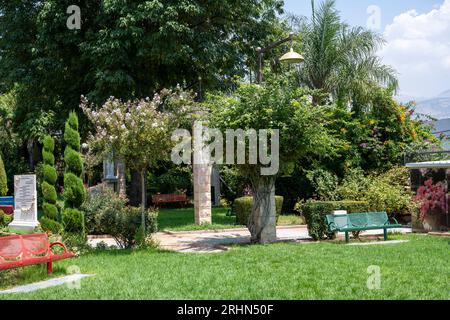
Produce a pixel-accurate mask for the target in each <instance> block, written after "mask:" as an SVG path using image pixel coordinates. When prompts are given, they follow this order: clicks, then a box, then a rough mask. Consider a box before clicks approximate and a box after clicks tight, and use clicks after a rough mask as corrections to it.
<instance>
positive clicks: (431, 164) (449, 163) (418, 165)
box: [405, 160, 450, 169]
mask: <svg viewBox="0 0 450 320" xmlns="http://www.w3.org/2000/svg"><path fill="white" fill-rule="evenodd" d="M405 166H406V167H407V168H410V169H426V168H434V169H447V168H450V160H441V161H427V162H413V163H407V164H406V165H405Z"/></svg>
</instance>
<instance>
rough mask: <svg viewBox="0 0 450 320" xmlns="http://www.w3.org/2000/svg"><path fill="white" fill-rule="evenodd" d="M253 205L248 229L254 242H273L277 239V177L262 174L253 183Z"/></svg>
mask: <svg viewBox="0 0 450 320" xmlns="http://www.w3.org/2000/svg"><path fill="white" fill-rule="evenodd" d="M253 192H254V194H253V207H252V214H251V215H250V217H249V222H248V229H249V231H250V234H251V242H252V243H271V242H275V241H276V240H277V229H276V208H275V177H272V176H270V177H269V176H261V177H259V178H258V179H256V180H255V181H254V183H253Z"/></svg>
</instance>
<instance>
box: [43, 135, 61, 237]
mask: <svg viewBox="0 0 450 320" xmlns="http://www.w3.org/2000/svg"><path fill="white" fill-rule="evenodd" d="M43 145H44V146H43V148H42V159H43V160H44V165H43V166H42V177H43V181H42V183H41V191H42V197H43V198H44V201H43V204H42V210H43V211H44V218H46V220H53V222H55V223H57V222H56V221H57V220H59V212H58V208H57V207H56V200H57V198H58V195H57V194H56V189H55V184H56V180H58V174H57V173H56V169H55V167H54V166H55V156H54V155H53V151H54V149H55V141H54V140H53V138H52V137H51V136H49V135H47V136H45V137H44V140H43ZM41 220H42V219H41ZM46 220H45V221H44V224H42V223H41V227H42V229H44V231H51V232H53V233H55V232H54V231H56V230H57V228H56V227H54V226H53V223H51V222H49V221H46ZM50 226H51V227H50ZM47 227H49V229H47Z"/></svg>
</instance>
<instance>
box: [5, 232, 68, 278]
mask: <svg viewBox="0 0 450 320" xmlns="http://www.w3.org/2000/svg"><path fill="white" fill-rule="evenodd" d="M54 246H60V247H62V248H63V249H64V252H63V253H59V254H56V253H53V251H52V249H53V247H54ZM74 256H75V255H74V254H73V253H72V252H69V251H68V250H67V248H66V246H65V245H64V244H62V243H61V242H54V243H50V242H49V241H48V236H47V234H46V233H34V234H26V235H14V236H7V237H0V270H7V269H13V268H19V267H25V266H30V265H35V264H43V263H46V264H47V272H48V274H51V273H52V271H53V269H52V262H53V261H58V260H62V259H67V258H72V257H74Z"/></svg>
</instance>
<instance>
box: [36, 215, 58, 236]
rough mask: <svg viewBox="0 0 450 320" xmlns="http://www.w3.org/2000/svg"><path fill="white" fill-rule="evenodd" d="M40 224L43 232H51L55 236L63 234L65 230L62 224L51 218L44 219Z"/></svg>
mask: <svg viewBox="0 0 450 320" xmlns="http://www.w3.org/2000/svg"><path fill="white" fill-rule="evenodd" d="M39 222H40V224H41V228H42V230H44V231H45V232H51V233H53V234H61V232H62V231H63V229H64V228H63V226H62V224H61V223H59V222H57V221H55V220H54V219H51V218H47V217H42V218H41V220H40V221H39Z"/></svg>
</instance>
